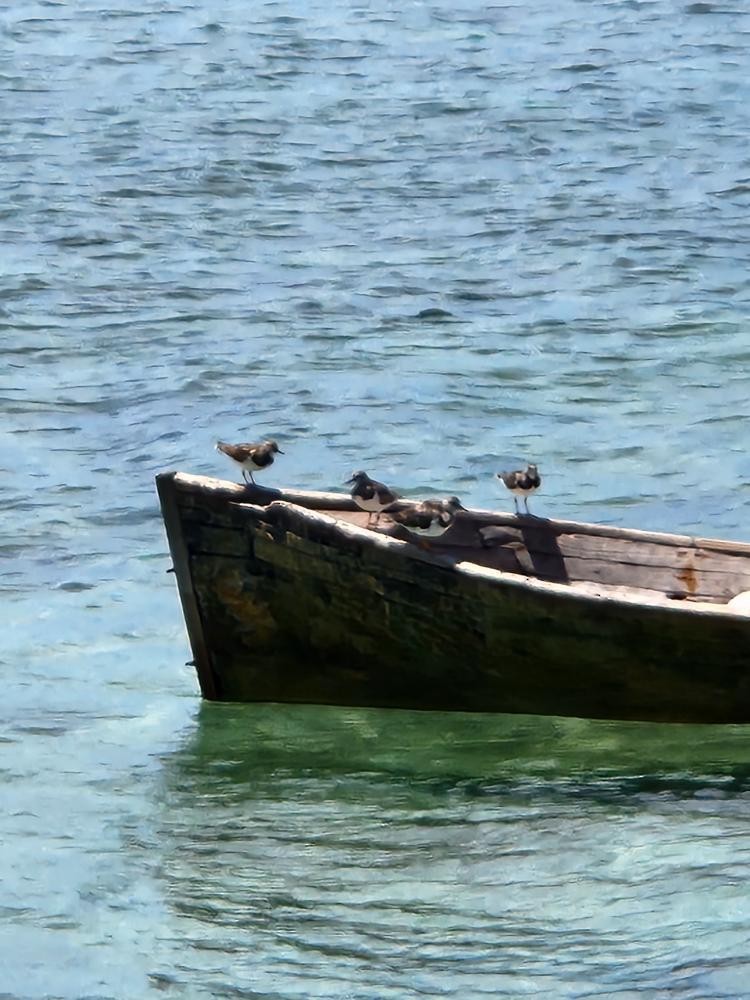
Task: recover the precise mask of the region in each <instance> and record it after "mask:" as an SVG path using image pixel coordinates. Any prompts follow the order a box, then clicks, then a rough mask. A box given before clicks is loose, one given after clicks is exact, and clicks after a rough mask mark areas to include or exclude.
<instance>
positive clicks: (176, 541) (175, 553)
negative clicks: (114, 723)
mask: <svg viewBox="0 0 750 1000" xmlns="http://www.w3.org/2000/svg"><path fill="white" fill-rule="evenodd" d="M174 480H175V476H174V474H170V473H162V474H160V475H158V476H157V477H156V488H157V491H158V494H159V501H160V503H161V510H162V516H163V518H164V527H165V529H166V534H167V542H168V544H169V551H170V554H171V556H172V565H173V566H174V572H175V577H176V579H177V589H178V592H179V595H180V601H181V603H182V612H183V615H184V616H185V626H186V628H187V633H188V639H189V640H190V648H191V649H192V652H193V661H194V663H195V669H196V673H197V675H198V683H199V684H200V689H201V694H202V695H203V697H204V698H207V699H210V700H215V699H218V698H220V697H221V684H220V681H219V679H218V677H217V675H216V673H215V671H214V666H213V663H212V660H211V652H210V649H209V647H208V644H207V643H206V637H205V631H204V624H203V620H202V618H201V614H200V610H199V607H198V601H197V599H196V595H195V591H194V589H193V580H192V571H191V566H190V556H189V553H188V548H187V545H186V544H185V539H184V536H183V533H182V524H181V521H180V512H179V508H178V506H177V498H176V494H175V489H174Z"/></svg>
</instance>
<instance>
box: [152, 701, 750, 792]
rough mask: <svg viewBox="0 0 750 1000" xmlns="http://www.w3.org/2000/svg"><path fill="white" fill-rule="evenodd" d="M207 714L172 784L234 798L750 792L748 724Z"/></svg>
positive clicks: (177, 763)
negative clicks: (282, 791) (290, 788)
mask: <svg viewBox="0 0 750 1000" xmlns="http://www.w3.org/2000/svg"><path fill="white" fill-rule="evenodd" d="M196 721H197V726H196V728H195V730H194V732H193V733H192V735H191V737H190V738H189V739H188V741H187V742H186V743H185V745H183V747H182V748H181V749H180V750H178V751H177V752H176V753H175V754H173V755H170V758H169V759H168V761H165V764H166V770H167V772H168V774H169V776H170V778H171V781H170V784H171V783H172V781H174V782H175V787H181V788H183V789H184V788H185V787H186V785H187V786H190V787H191V788H192V790H193V791H194V792H195V793H197V794H212V793H219V794H220V795H222V794H226V795H227V796H228V798H229V799H244V798H252V797H253V795H254V794H256V793H257V794H260V795H261V796H265V795H266V794H267V793H268V792H269V790H270V789H271V788H274V787H276V788H278V787H280V784H288V783H290V782H291V783H293V784H294V785H295V786H296V793H304V791H305V789H308V790H310V789H312V788H313V787H314V788H315V792H314V794H315V795H320V794H325V795H327V796H328V795H330V796H332V797H333V798H338V797H341V798H348V797H349V796H355V797H360V796H362V795H364V796H365V797H368V795H369V793H368V791H367V789H370V790H371V791H372V793H373V794H374V795H375V797H376V798H377V797H379V796H381V795H382V794H383V786H384V785H387V786H390V788H391V790H392V792H393V793H394V794H396V793H397V791H398V790H399V789H400V790H401V794H403V795H406V796H407V797H413V798H414V799H415V800H416V799H419V798H421V797H422V796H425V795H426V796H427V797H428V798H430V799H432V798H434V797H435V796H437V797H440V796H441V795H453V794H457V795H461V796H464V797H468V798H471V797H477V798H487V797H490V798H492V797H503V796H511V797H514V798H515V797H518V796H520V797H522V798H524V797H526V796H535V797H536V796H552V797H556V796H564V797H566V798H568V797H570V796H582V797H583V798H584V799H585V798H592V799H594V800H598V799H601V800H602V801H604V800H609V801H612V800H618V799H621V800H623V801H626V800H628V799H632V800H633V801H636V800H637V799H638V798H639V797H640V796H647V797H648V796H650V795H666V796H668V797H671V796H674V797H677V798H695V797H696V796H697V797H698V798H711V797H725V796H732V795H744V794H745V793H746V792H747V791H750V730H748V727H746V726H706V725H701V726H691V725H679V724H678V725H675V724H656V723H638V722H613V721H599V720H595V721H592V720H587V719H572V718H561V717H554V716H553V717H549V716H548V717H540V716H523V715H496V714H488V715H483V714H473V713H455V712H451V713H444V712H413V711H401V710H388V709H367V708H340V707H329V706H306V705H276V704H261V705H252V704H249V705H240V704H219V703H205V702H204V703H202V704H201V706H200V708H199V711H198V715H197V720H196ZM324 788H325V792H323V789H324ZM376 788H377V791H375V789H376ZM415 804H416V802H415Z"/></svg>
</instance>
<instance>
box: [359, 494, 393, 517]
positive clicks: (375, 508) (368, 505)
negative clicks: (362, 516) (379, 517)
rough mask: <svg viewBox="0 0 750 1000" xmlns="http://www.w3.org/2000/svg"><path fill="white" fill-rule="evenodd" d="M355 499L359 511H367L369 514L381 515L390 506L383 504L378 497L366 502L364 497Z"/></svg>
mask: <svg viewBox="0 0 750 1000" xmlns="http://www.w3.org/2000/svg"><path fill="white" fill-rule="evenodd" d="M353 499H354V502H355V503H356V505H357V506H358V507H359V509H360V510H366V511H367V513H368V514H379V513H380V511H381V510H382V509H383V508H384V507H387V506H388V504H387V503H381V502H380V501H379V500H378V498H377V497H371V498H370V499H369V500H364V499H363V498H362V497H354V498H353Z"/></svg>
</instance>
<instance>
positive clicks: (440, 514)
mask: <svg viewBox="0 0 750 1000" xmlns="http://www.w3.org/2000/svg"><path fill="white" fill-rule="evenodd" d="M460 510H466V508H465V507H464V506H463V504H462V503H461V501H460V500H459V499H458V497H449V498H448V499H447V500H422V501H421V502H420V503H417V504H414V506H412V507H407V508H406V509H405V510H399V511H397V512H396V513H395V514H391V517H392V519H393V521H394V523H395V524H400V525H401V526H402V527H403V528H406V529H407V530H408V531H410V532H411V533H412V534H414V535H419V536H420V537H421V538H439V537H440V536H441V535H444V534H445V533H446V531H447V530H448V529H449V528H450V527H451V525H452V524H453V522H454V521H455V519H456V514H457V513H458V511H460Z"/></svg>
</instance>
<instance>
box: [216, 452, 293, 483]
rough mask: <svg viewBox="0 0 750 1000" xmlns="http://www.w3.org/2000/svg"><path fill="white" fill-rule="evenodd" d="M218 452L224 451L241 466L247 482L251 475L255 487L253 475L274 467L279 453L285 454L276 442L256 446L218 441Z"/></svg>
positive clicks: (243, 476)
mask: <svg viewBox="0 0 750 1000" xmlns="http://www.w3.org/2000/svg"><path fill="white" fill-rule="evenodd" d="M216 450H217V451H222V452H223V453H224V454H225V455H227V456H228V457H229V458H231V459H232V461H233V462H236V463H237V465H239V466H240V468H241V469H242V478H243V479H244V480H245V482H247V475H248V473H249V475H250V482H251V483H252V484H253V485H255V480H254V479H253V473H254V472H259V471H260V470H261V469H267V468H268V467H269V465H273V458H274V455H275V454H276V453H277V452H278V453H279V455H283V454H284V452H283V451H282V450H281V448H279V446H278V445H277V444H276V442H275V441H260V442H258V443H256V444H227V443H226V442H225V441H217V442H216Z"/></svg>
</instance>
